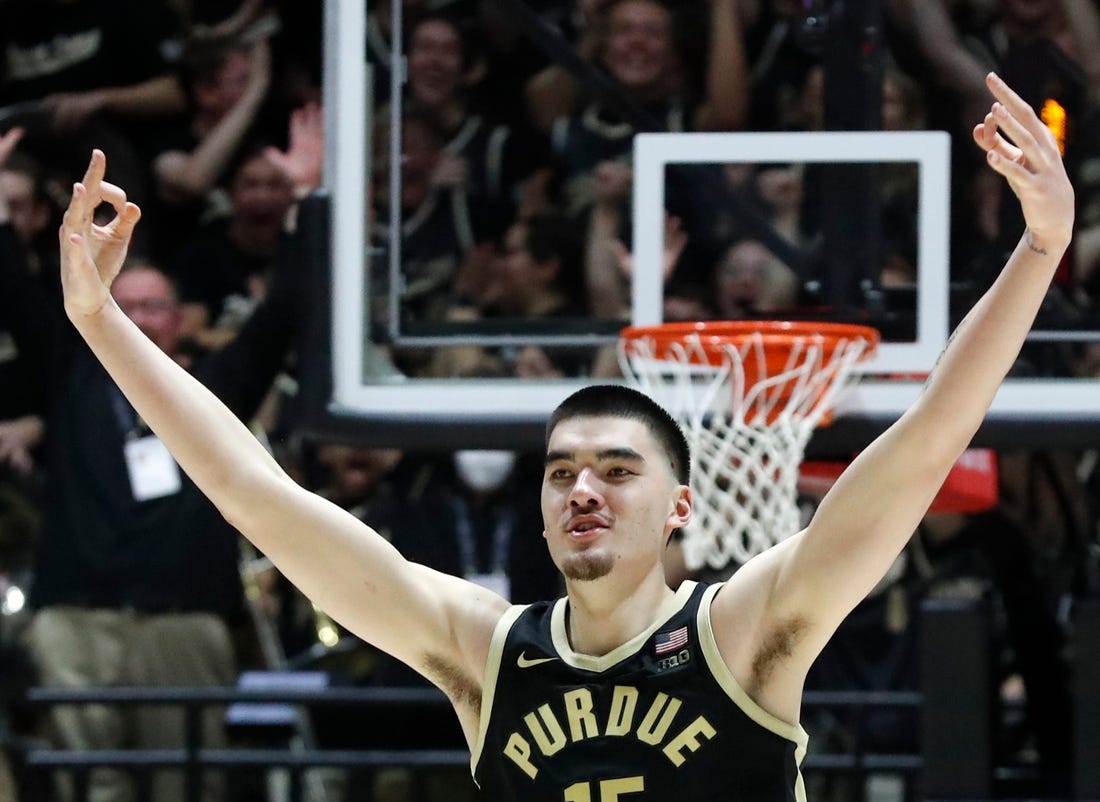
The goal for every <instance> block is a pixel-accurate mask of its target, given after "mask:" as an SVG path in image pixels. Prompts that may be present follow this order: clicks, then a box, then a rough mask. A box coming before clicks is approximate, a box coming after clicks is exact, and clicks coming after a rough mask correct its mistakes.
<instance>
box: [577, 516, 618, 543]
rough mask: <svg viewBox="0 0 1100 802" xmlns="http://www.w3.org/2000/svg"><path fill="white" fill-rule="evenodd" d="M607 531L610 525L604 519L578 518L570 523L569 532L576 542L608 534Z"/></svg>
mask: <svg viewBox="0 0 1100 802" xmlns="http://www.w3.org/2000/svg"><path fill="white" fill-rule="evenodd" d="M607 529H608V523H607V521H605V520H603V519H602V518H596V517H593V516H585V517H583V518H576V519H574V520H572V521H570V522H569V528H568V532H569V535H570V537H572V538H574V539H576V540H581V539H587V538H593V537H596V536H597V535H599V534H601V533H603V532H606V531H607Z"/></svg>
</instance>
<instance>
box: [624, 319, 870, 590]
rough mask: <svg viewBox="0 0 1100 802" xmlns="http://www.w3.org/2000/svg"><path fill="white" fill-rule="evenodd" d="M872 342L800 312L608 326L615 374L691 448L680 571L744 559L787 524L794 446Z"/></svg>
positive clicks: (793, 506)
mask: <svg viewBox="0 0 1100 802" xmlns="http://www.w3.org/2000/svg"><path fill="white" fill-rule="evenodd" d="M878 340H879V335H878V332H877V331H876V330H875V329H872V328H869V327H867V326H858V325H850V324H845V323H816V322H803V321H734V322H730V321H722V322H702V323H666V324H663V325H657V326H634V327H630V328H626V329H624V330H623V331H622V332H621V333H620V336H619V363H620V365H621V367H622V371H623V375H624V376H626V378H627V380H628V381H630V382H631V383H632V384H634V386H636V387H637V388H638V389H640V390H641V391H643V392H645V393H646V394H647V395H649V396H650V397H651V398H653V399H654V400H655V401H656V402H657V403H659V404H661V406H663V407H664V408H665V409H666V410H668V412H669V413H670V414H671V415H672V416H673V417H674V418H675V419H676V420H677V421H678V422H679V423H680V426H681V427H682V428H683V430H684V434H685V436H686V437H687V439H688V443H689V445H690V446H691V451H692V465H691V471H692V495H693V498H694V502H695V515H694V517H693V519H692V521H691V523H690V524H689V525H688V526H687V527H686V528H685V530H684V541H683V543H684V557H685V560H686V561H687V565H688V567H689V568H692V569H695V568H700V567H702V566H703V565H704V564H709V565H710V566H711V567H713V568H716V569H718V568H723V567H725V566H726V565H727V564H728V563H729V562H730V560H736V561H737V562H739V563H744V562H746V561H747V560H749V559H750V558H752V557H753V556H755V555H757V554H759V553H760V552H762V551H764V550H765V549H767V548H768V547H769V546H772V545H774V544H775V543H777V542H779V541H780V540H782V539H784V538H786V537H788V536H790V535H793V534H794V533H795V532H797V531H798V529H799V528H800V521H799V513H798V503H797V500H798V497H797V482H798V467H799V464H800V463H801V461H802V455H803V453H804V452H805V449H806V444H807V443H808V442H809V440H810V435H812V434H813V430H814V428H816V427H817V426H818V425H822V424H824V423H827V422H828V420H829V413H830V412H831V410H832V408H833V403H834V401H835V398H836V395H837V393H838V392H839V391H840V390H841V389H842V388H843V387H844V386H845V384H846V381H847V379H848V378H849V376H850V375H851V371H852V367H853V366H854V365H855V364H856V363H857V362H859V361H862V360H864V359H867V358H868V357H870V356H871V355H872V354H874V352H875V348H876V347H877V345H878Z"/></svg>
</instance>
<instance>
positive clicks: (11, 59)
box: [0, 0, 185, 198]
mask: <svg viewBox="0 0 1100 802" xmlns="http://www.w3.org/2000/svg"><path fill="white" fill-rule="evenodd" d="M174 32H175V31H174V20H173V18H172V15H171V14H170V13H169V11H168V9H167V8H166V6H165V5H164V3H163V2H150V1H149V0H118V2H109V1H108V0H49V2H38V0H11V2H5V3H3V4H0V52H2V53H3V61H2V62H0V104H10V103H20V102H29V103H39V102H41V108H42V109H43V111H44V112H45V114H46V115H47V117H48V123H47V124H46V125H37V126H36V127H35V130H34V132H33V136H32V137H31V140H32V141H31V142H28V147H29V146H32V145H33V152H34V153H35V154H36V155H38V156H39V157H40V158H41V159H42V160H43V161H44V162H46V161H48V162H50V163H56V164H57V165H58V166H59V167H60V168H61V169H62V170H63V171H65V172H66V173H69V172H73V171H75V170H78V169H79V166H80V165H81V164H83V162H84V161H85V159H86V156H85V155H84V154H86V153H87V151H88V148H89V147H90V146H91V145H95V146H98V147H110V148H111V149H112V153H114V152H115V151H114V148H116V147H118V148H119V149H120V150H119V151H118V156H117V157H116V160H115V166H116V167H117V168H118V169H120V170H121V175H122V176H125V179H126V181H127V182H130V181H131V180H132V181H134V182H135V183H134V184H132V185H131V184H129V183H127V186H132V187H133V192H132V193H131V194H132V195H134V196H135V197H136V198H145V197H147V196H148V193H147V192H146V190H145V187H147V186H148V182H147V181H146V172H145V166H144V164H142V163H141V162H140V161H139V160H138V157H137V155H136V151H135V149H134V147H133V140H134V138H135V137H134V130H135V126H136V125H137V124H138V121H140V120H141V119H142V118H150V117H156V116H162V115H169V114H174V113H179V112H181V111H182V110H183V108H184V104H185V97H184V94H183V90H182V88H181V87H180V85H179V82H178V81H177V80H176V78H175V76H174V75H172V74H171V72H170V70H169V69H168V66H167V64H166V63H165V60H164V58H163V56H162V55H161V52H160V49H159V48H160V45H161V43H162V42H164V41H165V40H167V39H168V38H169V37H171V36H172V35H173V33H174Z"/></svg>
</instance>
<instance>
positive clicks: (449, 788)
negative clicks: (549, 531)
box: [372, 450, 562, 802]
mask: <svg viewBox="0 0 1100 802" xmlns="http://www.w3.org/2000/svg"><path fill="white" fill-rule="evenodd" d="M406 462H407V463H411V464H406V465H405V466H403V470H405V471H409V470H410V469H411V468H415V470H416V479H415V481H413V482H411V483H409V484H408V485H407V492H406V495H404V496H395V497H392V498H390V499H388V500H387V501H386V502H383V503H381V504H376V505H375V506H374V509H373V510H372V514H373V515H374V518H373V519H372V525H373V526H375V527H377V531H379V532H385V533H387V535H388V536H389V538H390V542H392V543H393V545H394V546H395V547H396V548H397V549H398V550H399V551H401V553H402V554H405V555H407V556H408V559H410V560H414V561H416V562H418V563H420V564H422V565H426V566H428V567H431V568H434V569H436V570H439V571H443V572H445V573H449V574H453V575H455V576H462V577H465V578H466V579H468V580H470V581H473V582H477V583H480V584H482V585H484V586H485V587H487V588H490V589H491V590H492V591H493V592H494V593H498V594H501V595H502V596H504V598H507V599H510V600H511V601H512V602H514V603H516V604H526V603H529V602H533V601H535V600H536V599H539V598H556V597H557V596H559V595H561V592H562V588H561V585H560V580H559V577H558V576H557V572H556V571H555V570H554V566H553V564H552V563H551V562H550V560H549V558H548V557H547V555H546V550H545V548H544V547H543V544H542V542H541V539H540V538H539V536H538V535H539V533H540V532H541V531H542V529H543V524H542V520H541V517H540V515H539V514H538V512H537V502H538V487H539V477H540V476H541V474H542V459H541V458H540V456H539V455H537V454H527V455H523V454H519V455H517V454H516V453H514V452H511V451H483V450H461V451H456V452H454V453H453V454H439V455H431V456H425V457H421V458H419V459H417V458H410V457H406ZM429 500H430V501H429ZM375 681H376V683H377V684H379V685H383V686H392V685H399V686H406V685H407V686H417V687H420V686H422V687H430V686H429V683H428V681H427V680H425V679H424V678H423V677H421V676H420V675H419V674H417V673H416V672H414V671H413V670H412V669H410V668H408V667H407V666H406V665H405V664H403V663H401V662H399V661H397V660H395V659H393V658H392V657H389V656H388V655H385V654H380V655H379V664H378V671H377V674H376V680H375ZM455 737H456V742H455V743H453V744H451V745H450V746H451V748H456V749H461V748H462V741H461V737H460V736H459V735H458V734H457V733H456V735H455ZM420 779H421V781H422V784H423V786H424V788H425V792H426V793H425V795H424V796H422V797H420V796H415V792H414V788H415V784H414V780H413V776H412V775H411V774H410V773H409V772H407V771H404V770H400V769H397V770H389V771H383V772H379V774H378V776H377V778H376V781H375V797H374V798H375V799H376V800H378V802H412V800H414V799H424V800H426V801H427V802H460V801H461V800H473V799H475V798H476V797H475V796H474V788H473V784H472V783H471V782H470V774H469V771H468V770H466V769H460V770H446V771H438V770H437V771H431V772H422V773H421V778H420Z"/></svg>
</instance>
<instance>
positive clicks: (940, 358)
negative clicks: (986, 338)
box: [923, 318, 966, 390]
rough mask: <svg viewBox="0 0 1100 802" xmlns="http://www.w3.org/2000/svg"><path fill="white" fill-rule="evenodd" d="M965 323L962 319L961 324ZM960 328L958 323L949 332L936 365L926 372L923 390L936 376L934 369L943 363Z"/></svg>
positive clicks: (960, 325)
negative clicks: (957, 325) (956, 326)
mask: <svg viewBox="0 0 1100 802" xmlns="http://www.w3.org/2000/svg"><path fill="white" fill-rule="evenodd" d="M965 322H966V320H965V318H964V319H963V323H965ZM960 328H962V323H960V324H959V327H958V328H956V329H955V330H954V331H953V332H951V336H950V337H948V338H947V345H945V346H944V347H943V350H942V351H940V355H939V356H938V357H936V364H934V365H933V366H932V370H930V371H928V378H927V379H925V380H924V388H923V389H924V390H927V389H928V385H929V384H931V383H932V378H933V377H934V376H935V375H936V368H938V367H939V366H940V362H942V361H943V355H944V354H946V353H947V349H948V348H950V347H951V343H952V342H954V340H955V335H956V334H958V333H959V329H960Z"/></svg>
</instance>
